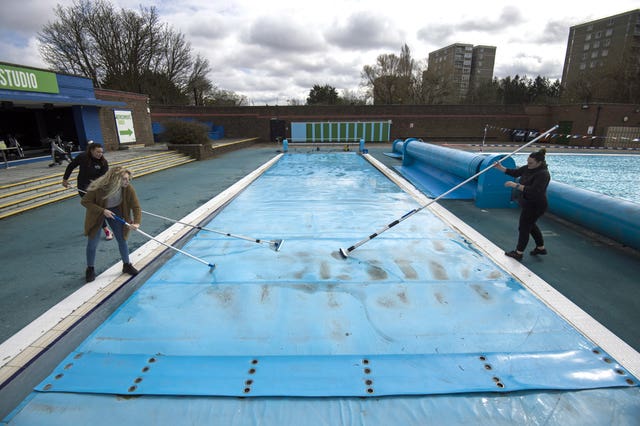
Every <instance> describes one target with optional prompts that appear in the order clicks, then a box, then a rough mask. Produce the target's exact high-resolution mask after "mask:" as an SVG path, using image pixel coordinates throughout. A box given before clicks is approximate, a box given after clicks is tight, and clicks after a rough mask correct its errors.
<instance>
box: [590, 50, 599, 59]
mask: <svg viewBox="0 0 640 426" xmlns="http://www.w3.org/2000/svg"><path fill="white" fill-rule="evenodd" d="M597 57H598V51H597V50H594V51H593V52H591V59H593V58H597Z"/></svg>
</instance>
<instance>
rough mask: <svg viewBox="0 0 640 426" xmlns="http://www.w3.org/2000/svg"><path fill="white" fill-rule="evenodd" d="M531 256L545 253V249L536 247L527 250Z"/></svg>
mask: <svg viewBox="0 0 640 426" xmlns="http://www.w3.org/2000/svg"><path fill="white" fill-rule="evenodd" d="M529 254H530V255H531V256H537V255H539V254H547V249H539V248H538V247H536V248H534V249H533V250H531V251H530V252H529Z"/></svg>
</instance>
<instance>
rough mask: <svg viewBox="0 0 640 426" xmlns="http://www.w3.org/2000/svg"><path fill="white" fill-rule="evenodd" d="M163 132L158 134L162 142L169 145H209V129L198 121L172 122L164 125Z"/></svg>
mask: <svg viewBox="0 0 640 426" xmlns="http://www.w3.org/2000/svg"><path fill="white" fill-rule="evenodd" d="M164 128H165V129H164V132H162V133H161V134H160V138H161V140H162V141H163V142H166V143H169V144H206V143H209V142H210V141H209V137H208V136H207V132H208V131H209V129H208V128H207V126H206V125H205V124H203V123H200V122H198V121H184V120H172V121H168V122H167V123H164Z"/></svg>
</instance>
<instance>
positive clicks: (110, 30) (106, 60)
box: [38, 0, 210, 103]
mask: <svg viewBox="0 0 640 426" xmlns="http://www.w3.org/2000/svg"><path fill="white" fill-rule="evenodd" d="M54 12H55V16H56V20H55V21H54V22H50V23H48V24H47V25H45V26H44V27H43V29H42V31H41V32H40V33H39V34H38V40H39V41H40V51H41V54H42V56H43V59H44V60H45V62H47V63H48V64H49V65H50V66H51V67H52V68H53V69H55V70H56V71H59V72H65V73H73V74H80V75H83V76H86V77H88V78H91V79H92V80H93V82H94V85H95V86H96V87H105V88H109V89H116V90H125V91H131V92H142V93H147V94H149V95H150V96H151V99H152V101H154V102H163V103H166V102H171V103H173V102H186V100H187V97H186V96H185V93H186V92H187V91H188V90H191V87H188V85H189V83H190V82H192V78H193V77H194V75H193V72H194V71H195V70H194V69H193V68H192V67H193V66H194V63H193V60H192V53H191V46H190V44H189V43H188V42H187V41H186V40H185V37H184V35H183V34H181V33H179V32H176V31H174V30H173V29H172V28H170V27H169V26H168V25H167V24H163V23H161V22H160V18H159V16H158V13H157V10H156V9H155V7H150V8H144V7H140V10H139V11H133V10H127V9H121V10H120V11H118V10H116V9H115V8H114V7H113V6H112V5H111V3H109V2H108V1H106V0H76V1H75V2H74V3H73V4H72V5H71V6H69V7H63V6H60V5H58V6H56V8H55V9H54ZM197 60H198V59H197V58H196V61H197ZM201 66H202V60H200V63H199V64H197V65H196V68H197V67H201ZM207 66H208V64H207ZM197 77H198V79H199V80H200V83H199V84H200V85H201V86H202V85H203V84H204V85H205V86H206V84H205V82H204V81H202V80H203V79H204V80H206V72H205V73H203V74H202V73H201V74H199V75H198V76H197ZM209 84H210V83H209ZM172 86H173V87H172Z"/></svg>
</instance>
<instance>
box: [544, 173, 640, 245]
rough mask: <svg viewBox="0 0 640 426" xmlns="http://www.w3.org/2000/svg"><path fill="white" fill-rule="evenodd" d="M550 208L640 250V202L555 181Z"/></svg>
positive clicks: (551, 186) (568, 218)
mask: <svg viewBox="0 0 640 426" xmlns="http://www.w3.org/2000/svg"><path fill="white" fill-rule="evenodd" d="M547 196H548V199H549V211H550V212H551V213H553V214H555V215H557V216H559V217H562V218H564V219H567V220H569V221H570V222H572V223H576V224H579V225H581V226H584V227H585V228H588V229H591V230H593V231H596V232H598V233H600V234H602V235H605V236H607V237H609V238H613V239H614V240H616V241H619V242H621V243H623V244H626V245H628V246H631V247H633V248H635V249H638V250H640V227H639V226H638V224H639V223H640V204H637V203H632V202H631V201H627V200H622V199H619V198H614V197H609V196H608V195H604V194H600V193H598V192H593V191H589V190H586V189H581V188H576V187H573V186H570V185H567V184H564V183H560V182H554V181H552V182H551V183H550V184H549V188H548V189H547Z"/></svg>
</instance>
